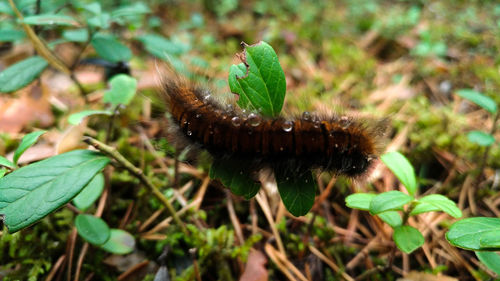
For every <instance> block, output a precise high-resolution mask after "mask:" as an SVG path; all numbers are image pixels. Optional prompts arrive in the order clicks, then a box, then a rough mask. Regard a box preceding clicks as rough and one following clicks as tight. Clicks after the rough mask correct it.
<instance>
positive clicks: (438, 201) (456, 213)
mask: <svg viewBox="0 0 500 281" xmlns="http://www.w3.org/2000/svg"><path fill="white" fill-rule="evenodd" d="M418 202H422V203H426V204H430V205H432V206H434V207H436V208H438V209H439V210H441V211H443V212H445V213H447V214H448V215H450V216H452V217H454V218H460V217H462V211H460V209H459V208H458V207H457V204H455V202H453V201H451V200H450V199H448V198H447V197H446V196H443V195H441V194H431V195H427V196H424V197H422V198H420V199H419V200H418ZM417 206H418V205H417Z"/></svg>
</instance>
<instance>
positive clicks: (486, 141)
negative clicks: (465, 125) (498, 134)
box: [467, 131, 495, 146]
mask: <svg viewBox="0 0 500 281" xmlns="http://www.w3.org/2000/svg"><path fill="white" fill-rule="evenodd" d="M467 139H469V141H470V142H472V143H475V144H478V145H479V146H491V145H492V144H494V143H495V137H493V136H492V135H491V134H488V133H485V132H483V131H470V132H468V133H467Z"/></svg>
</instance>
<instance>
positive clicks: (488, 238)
mask: <svg viewBox="0 0 500 281" xmlns="http://www.w3.org/2000/svg"><path fill="white" fill-rule="evenodd" d="M479 245H480V246H481V248H483V249H485V248H488V249H496V250H500V229H495V230H492V231H488V232H485V233H483V235H481V238H479Z"/></svg>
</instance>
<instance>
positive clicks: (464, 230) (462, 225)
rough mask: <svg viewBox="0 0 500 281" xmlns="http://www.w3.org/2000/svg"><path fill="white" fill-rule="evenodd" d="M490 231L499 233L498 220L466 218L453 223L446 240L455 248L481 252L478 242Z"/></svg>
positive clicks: (499, 219)
mask: <svg viewBox="0 0 500 281" xmlns="http://www.w3.org/2000/svg"><path fill="white" fill-rule="evenodd" d="M491 231H497V232H498V231H500V218H486V217H476V218H467V219H463V220H460V221H457V222H456V223H454V224H453V225H452V226H451V227H450V230H449V231H448V232H447V233H446V239H447V240H448V241H449V242H450V243H451V244H452V245H453V246H455V247H460V248H464V249H467V250H482V249H483V247H482V246H481V244H480V240H481V238H482V237H483V235H485V234H488V233H490V232H491Z"/></svg>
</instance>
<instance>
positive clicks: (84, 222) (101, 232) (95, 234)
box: [75, 214, 111, 245]
mask: <svg viewBox="0 0 500 281" xmlns="http://www.w3.org/2000/svg"><path fill="white" fill-rule="evenodd" d="M75 226H76V229H77V230H78V234H79V235H80V236H82V238H83V239H85V241H87V242H89V243H90V244H93V245H102V244H104V243H106V241H108V239H109V237H110V235H111V234H110V229H109V227H108V225H107V224H106V222H104V221H103V220H102V219H101V218H98V217H94V216H92V215H86V214H81V215H78V216H77V217H76V219H75Z"/></svg>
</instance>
